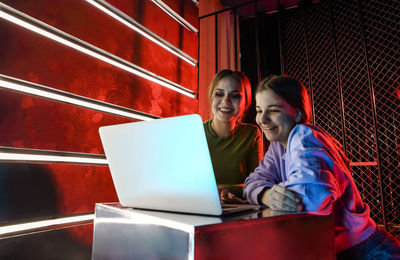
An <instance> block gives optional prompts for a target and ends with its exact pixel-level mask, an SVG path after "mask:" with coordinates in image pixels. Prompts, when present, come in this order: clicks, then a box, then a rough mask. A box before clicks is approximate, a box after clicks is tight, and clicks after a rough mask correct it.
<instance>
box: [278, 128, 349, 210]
mask: <svg viewBox="0 0 400 260" xmlns="http://www.w3.org/2000/svg"><path fill="white" fill-rule="evenodd" d="M316 136H318V138H317V137H316ZM321 138H322V139H323V138H324V136H323V134H322V133H320V132H314V131H313V129H311V128H309V127H307V126H304V125H298V126H296V127H295V128H294V130H293V131H292V132H291V134H290V136H289V140H288V146H287V157H286V159H287V167H286V177H287V180H286V181H284V182H281V183H279V184H280V185H282V186H284V187H287V188H288V189H290V190H292V191H295V192H296V193H298V194H299V195H300V196H301V197H302V202H303V204H304V206H305V211H307V212H310V213H314V214H318V215H328V214H330V213H331V212H332V206H333V202H334V201H335V200H336V199H337V198H338V197H339V196H340V193H341V192H340V186H341V185H340V180H342V181H345V178H343V176H344V174H343V172H342V170H343V169H341V168H340V167H339V166H338V165H337V164H336V163H335V161H336V160H337V158H334V157H333V155H334V154H336V153H334V152H331V151H330V150H329V149H332V146H329V145H325V142H320V140H322V139H321ZM323 143H324V144H323Z"/></svg>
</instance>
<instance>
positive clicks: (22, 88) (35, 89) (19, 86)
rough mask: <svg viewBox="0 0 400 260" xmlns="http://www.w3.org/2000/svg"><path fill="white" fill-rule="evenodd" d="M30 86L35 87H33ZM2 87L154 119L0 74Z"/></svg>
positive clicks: (135, 117) (116, 113) (140, 118)
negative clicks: (8, 79) (15, 81)
mask: <svg viewBox="0 0 400 260" xmlns="http://www.w3.org/2000/svg"><path fill="white" fill-rule="evenodd" d="M7 78H10V79H13V80H17V81H18V82H20V83H14V82H10V81H7V80H6V79H7ZM23 83H26V84H23ZM30 85H34V87H31V86H30ZM0 87H3V88H8V89H12V90H16V91H20V92H24V93H27V94H31V95H36V96H40V97H45V98H49V99H53V100H57V101H62V102H66V103H69V104H74V105H77V106H82V107H86V108H90V109H94V110H98V111H103V112H107V113H111V114H115V115H120V116H125V117H129V118H134V119H138V120H153V119H154V118H152V117H148V116H145V115H141V114H136V113H133V112H128V111H124V110H121V109H117V108H113V107H109V106H115V105H113V104H110V103H106V102H103V103H104V104H105V105H101V104H95V103H93V102H95V100H93V102H90V100H91V99H89V98H85V97H82V96H78V95H74V94H69V95H72V96H76V97H78V98H81V99H86V100H88V101H85V100H81V99H76V98H73V97H68V96H65V94H66V93H67V92H64V91H60V90H57V89H53V88H49V87H46V86H42V85H38V84H33V83H31V82H26V81H23V80H19V79H15V78H11V77H6V76H3V75H1V74H0ZM38 88H41V89H38ZM42 89H43V90H42ZM46 90H47V91H46ZM49 90H51V92H49ZM54 92H58V93H60V94H58V93H54ZM63 94H64V95H63ZM106 105H109V106H106Z"/></svg>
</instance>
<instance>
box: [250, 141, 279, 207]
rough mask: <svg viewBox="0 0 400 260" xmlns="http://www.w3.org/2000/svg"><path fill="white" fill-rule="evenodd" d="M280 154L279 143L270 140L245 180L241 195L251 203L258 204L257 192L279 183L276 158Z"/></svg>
mask: <svg viewBox="0 0 400 260" xmlns="http://www.w3.org/2000/svg"><path fill="white" fill-rule="evenodd" d="M279 156H281V155H280V149H279V144H278V143H276V142H271V144H270V146H269V148H268V151H267V153H266V154H265V156H264V158H263V159H262V160H261V162H260V164H259V165H258V167H257V168H256V169H255V170H254V172H252V173H251V174H250V175H249V176H248V177H247V178H246V180H245V183H244V188H243V196H244V198H245V199H247V200H248V201H249V202H250V203H251V204H258V200H257V197H258V194H259V193H260V192H261V191H262V190H263V189H264V188H266V187H268V188H270V187H272V186H274V184H277V183H279V181H280V179H281V178H280V177H279V171H278V167H279V164H277V163H278V161H279V160H278V158H279Z"/></svg>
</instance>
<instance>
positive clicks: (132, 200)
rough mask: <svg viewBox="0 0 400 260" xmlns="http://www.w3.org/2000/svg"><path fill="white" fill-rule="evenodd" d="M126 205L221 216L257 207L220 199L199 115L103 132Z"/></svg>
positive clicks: (107, 155)
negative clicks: (223, 206)
mask: <svg viewBox="0 0 400 260" xmlns="http://www.w3.org/2000/svg"><path fill="white" fill-rule="evenodd" d="M99 133H100V138H101V141H102V144H103V148H104V151H105V155H106V157H107V160H108V166H109V168H110V172H111V176H112V179H113V182H114V186H115V189H116V192H117V195H118V198H119V201H120V203H121V205H123V206H125V207H133V208H139V209H151V210H162V211H173V212H183V213H194V214H205V215H215V216H219V215H222V214H226V213H234V212H239V211H244V210H249V209H257V208H258V206H256V205H242V204H240V205H233V204H222V205H226V207H227V209H226V210H225V211H224V210H223V209H222V205H221V202H220V199H219V194H218V188H217V183H216V181H215V176H214V171H213V167H212V163H211V158H210V153H209V150H208V145H207V139H206V136H205V132H204V126H203V122H202V120H201V117H200V116H199V115H197V114H193V115H186V116H177V117H169V118H163V119H155V120H152V121H140V122H134V123H126V124H119V125H111V126H104V127H100V129H99Z"/></svg>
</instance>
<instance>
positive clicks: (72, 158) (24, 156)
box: [0, 151, 108, 165]
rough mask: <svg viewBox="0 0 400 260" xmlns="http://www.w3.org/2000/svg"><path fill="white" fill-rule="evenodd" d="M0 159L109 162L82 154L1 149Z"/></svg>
mask: <svg viewBox="0 0 400 260" xmlns="http://www.w3.org/2000/svg"><path fill="white" fill-rule="evenodd" d="M0 161H34V162H60V163H88V164H105V165H106V164H108V162H107V159H101V158H90V157H80V156H61V155H41V154H22V153H9V152H1V151H0Z"/></svg>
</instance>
